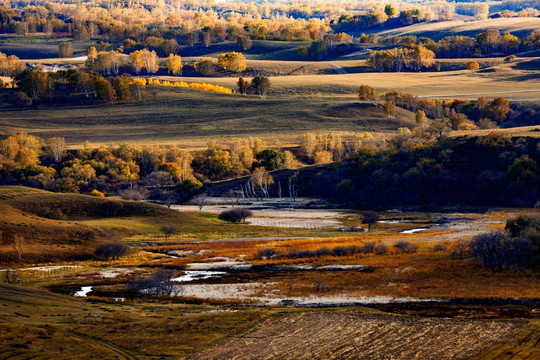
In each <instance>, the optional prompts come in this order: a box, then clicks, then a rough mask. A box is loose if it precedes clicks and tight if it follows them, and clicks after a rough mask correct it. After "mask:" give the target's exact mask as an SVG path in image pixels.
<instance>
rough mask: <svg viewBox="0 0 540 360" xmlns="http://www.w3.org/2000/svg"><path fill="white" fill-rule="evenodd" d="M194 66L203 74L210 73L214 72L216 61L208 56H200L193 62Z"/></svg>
mask: <svg viewBox="0 0 540 360" xmlns="http://www.w3.org/2000/svg"><path fill="white" fill-rule="evenodd" d="M194 67H195V70H196V71H198V72H200V73H201V74H203V75H212V74H214V73H215V72H216V61H215V60H214V59H212V58H209V57H202V58H200V59H199V60H198V61H197V62H195V65H194Z"/></svg>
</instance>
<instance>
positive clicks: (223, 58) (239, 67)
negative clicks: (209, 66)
mask: <svg viewBox="0 0 540 360" xmlns="http://www.w3.org/2000/svg"><path fill="white" fill-rule="evenodd" d="M218 65H219V66H220V67H222V68H223V69H225V70H230V71H234V72H242V71H244V70H246V58H245V57H244V55H242V53H238V52H235V51H233V52H228V53H224V54H221V55H219V57H218Z"/></svg>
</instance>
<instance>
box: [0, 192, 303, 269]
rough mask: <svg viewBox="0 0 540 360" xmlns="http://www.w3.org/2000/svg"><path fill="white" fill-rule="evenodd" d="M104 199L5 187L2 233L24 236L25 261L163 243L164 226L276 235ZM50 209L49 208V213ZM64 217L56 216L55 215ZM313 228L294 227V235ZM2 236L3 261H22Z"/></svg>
mask: <svg viewBox="0 0 540 360" xmlns="http://www.w3.org/2000/svg"><path fill="white" fill-rule="evenodd" d="M103 201H104V199H103V198H96V197H91V196H87V195H79V194H56V193H50V192H47V191H42V190H34V189H29V188H26V187H19V186H2V187H0V232H3V233H5V234H18V235H21V236H22V238H23V242H24V246H23V251H22V256H21V260H20V261H22V262H24V263H31V262H33V263H41V262H49V261H59V260H73V259H82V258H88V257H89V256H90V254H92V253H93V251H94V249H95V246H96V244H98V243H99V242H102V241H106V240H111V239H114V238H116V239H122V240H134V239H135V240H136V239H141V240H143V241H148V239H151V240H152V241H163V238H161V237H160V236H161V235H160V228H161V227H162V226H165V225H173V226H175V227H176V228H177V229H178V235H177V236H175V237H174V238H173V240H174V241H188V240H199V239H214V238H235V237H257V236H268V235H269V234H271V235H275V231H274V229H273V228H269V227H257V226H249V227H248V226H245V225H238V224H228V223H225V222H224V221H222V220H219V219H218V218H217V214H207V213H204V212H179V211H176V210H171V209H167V208H165V207H163V206H159V205H155V204H150V203H145V202H135V201H122V204H123V207H122V208H121V209H119V210H118V212H117V214H116V215H114V216H113V215H111V214H108V213H106V212H105V211H104V210H103V208H102V207H101V204H102V203H103ZM45 209H47V211H44V210H45ZM51 212H52V213H54V217H55V218H58V215H59V216H60V219H51V218H48V217H50V213H51ZM307 233H308V230H296V229H288V230H287V232H286V234H285V233H283V234H281V235H291V236H302V235H306V234H307ZM1 239H2V238H0V263H18V262H19V258H18V254H17V252H16V251H15V249H14V246H13V239H12V238H11V237H9V236H7V237H5V238H4V240H3V241H2V240H1Z"/></svg>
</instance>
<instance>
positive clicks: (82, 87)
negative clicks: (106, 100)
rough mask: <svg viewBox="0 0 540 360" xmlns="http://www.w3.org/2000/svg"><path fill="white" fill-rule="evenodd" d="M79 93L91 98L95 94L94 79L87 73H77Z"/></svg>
mask: <svg viewBox="0 0 540 360" xmlns="http://www.w3.org/2000/svg"><path fill="white" fill-rule="evenodd" d="M76 89H77V91H80V92H82V93H84V96H85V97H87V98H88V97H90V95H92V94H93V93H94V78H93V76H92V75H90V74H88V73H86V72H82V71H80V72H78V73H77V85H76Z"/></svg>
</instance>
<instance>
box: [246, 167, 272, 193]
mask: <svg viewBox="0 0 540 360" xmlns="http://www.w3.org/2000/svg"><path fill="white" fill-rule="evenodd" d="M249 181H250V183H251V184H252V186H253V188H254V189H255V190H256V191H257V190H258V191H260V193H261V196H262V197H270V193H269V191H268V188H269V186H270V185H272V184H273V183H274V178H273V177H272V175H270V173H269V172H268V170H266V169H265V168H264V167H258V168H256V169H255V170H253V173H252V174H251V177H250V179H249Z"/></svg>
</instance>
